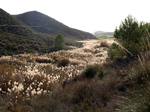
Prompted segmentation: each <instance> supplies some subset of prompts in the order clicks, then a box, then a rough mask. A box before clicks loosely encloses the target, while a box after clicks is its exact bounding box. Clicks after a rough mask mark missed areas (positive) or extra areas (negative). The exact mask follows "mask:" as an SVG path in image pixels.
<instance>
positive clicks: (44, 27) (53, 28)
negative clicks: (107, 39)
mask: <svg viewBox="0 0 150 112" xmlns="http://www.w3.org/2000/svg"><path fill="white" fill-rule="evenodd" d="M14 16H15V17H17V18H18V19H20V20H21V21H22V22H24V23H25V24H26V25H28V26H30V27H32V26H34V27H33V29H34V30H36V31H38V32H41V33H47V34H50V35H53V36H55V35H57V34H62V35H64V36H65V37H68V38H72V39H94V38H95V36H94V35H92V34H90V33H88V32H84V31H80V30H77V29H74V28H70V27H68V26H66V25H64V24H63V23H61V22H59V21H57V20H56V19H53V18H51V17H49V16H47V15H45V14H43V13H41V12H38V11H29V12H25V13H22V14H19V15H14Z"/></svg>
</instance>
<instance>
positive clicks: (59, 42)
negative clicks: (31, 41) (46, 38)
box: [54, 34, 65, 51]
mask: <svg viewBox="0 0 150 112" xmlns="http://www.w3.org/2000/svg"><path fill="white" fill-rule="evenodd" d="M64 47H65V43H64V37H63V36H62V35H61V34H58V35H57V36H56V37H55V41H54V49H55V50H57V51H58V50H62V49H64Z"/></svg>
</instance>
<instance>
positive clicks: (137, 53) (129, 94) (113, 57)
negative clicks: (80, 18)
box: [0, 16, 150, 112]
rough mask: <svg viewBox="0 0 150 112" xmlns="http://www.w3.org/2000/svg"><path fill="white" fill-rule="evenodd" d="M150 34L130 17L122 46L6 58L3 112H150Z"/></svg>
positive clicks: (0, 73)
mask: <svg viewBox="0 0 150 112" xmlns="http://www.w3.org/2000/svg"><path fill="white" fill-rule="evenodd" d="M149 32H150V25H149V24H145V23H138V22H137V21H136V19H134V18H133V17H132V16H128V17H127V18H126V19H125V21H123V22H122V24H121V25H120V27H119V28H118V29H116V30H115V32H114V37H115V38H116V41H113V40H89V41H84V44H83V47H82V48H74V49H71V50H60V51H57V52H53V53H49V54H44V55H39V54H38V53H32V54H20V55H13V56H5V57H1V58H0V111H2V112H5V111H8V112H149V111H150V88H149V86H150V83H149V80H150V51H149V49H150V34H149ZM113 42H114V43H113ZM107 52H108V55H107Z"/></svg>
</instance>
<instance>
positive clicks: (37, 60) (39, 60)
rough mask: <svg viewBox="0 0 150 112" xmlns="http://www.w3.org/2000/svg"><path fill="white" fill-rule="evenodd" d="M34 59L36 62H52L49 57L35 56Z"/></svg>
mask: <svg viewBox="0 0 150 112" xmlns="http://www.w3.org/2000/svg"><path fill="white" fill-rule="evenodd" d="M35 61H36V62H38V63H51V62H52V60H51V59H49V58H36V60H35Z"/></svg>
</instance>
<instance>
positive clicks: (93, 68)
mask: <svg viewBox="0 0 150 112" xmlns="http://www.w3.org/2000/svg"><path fill="white" fill-rule="evenodd" d="M81 76H82V77H83V78H94V77H95V76H98V77H99V78H100V79H102V78H103V77H104V72H103V70H102V67H100V66H99V65H89V66H87V68H86V69H85V71H84V72H83V73H82V74H81Z"/></svg>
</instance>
